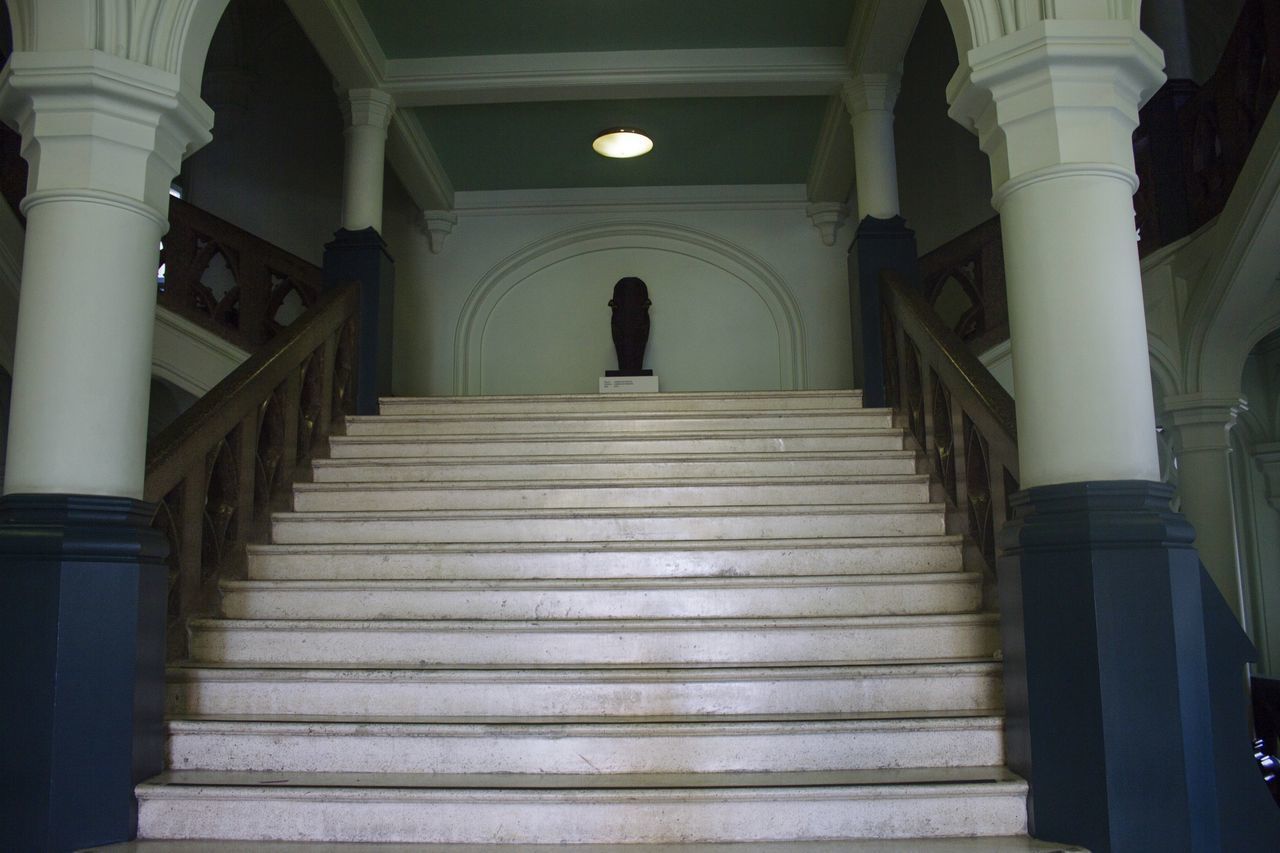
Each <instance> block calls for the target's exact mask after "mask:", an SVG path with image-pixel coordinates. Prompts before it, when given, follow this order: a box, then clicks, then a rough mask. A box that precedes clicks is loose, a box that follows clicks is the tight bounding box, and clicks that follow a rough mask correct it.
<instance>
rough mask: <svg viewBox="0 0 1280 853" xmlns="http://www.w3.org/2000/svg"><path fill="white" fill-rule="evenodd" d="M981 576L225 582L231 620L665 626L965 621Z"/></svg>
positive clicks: (976, 604) (226, 612) (224, 604)
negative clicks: (669, 621) (907, 617)
mask: <svg viewBox="0 0 1280 853" xmlns="http://www.w3.org/2000/svg"><path fill="white" fill-rule="evenodd" d="M981 593H982V590H981V576H979V575H978V574H976V573H962V572H946V573H940V574H915V575H868V576H856V575H855V576H823V577H812V576H798V577H757V578H752V577H746V578H735V577H720V578H666V579H625V578H624V579H610V580H598V579H595V580H590V579H582V580H560V579H556V580H539V579H531V580H496V581H495V580H488V581H474V580H456V581H386V580H384V581H371V580H348V581H224V582H223V584H222V613H223V615H224V616H226V617H228V618H231V619H608V618H620V619H659V618H672V617H674V618H713V617H715V618H725V617H745V616H752V617H777V618H788V617H801V616H872V615H903V614H909V613H915V614H925V613H935V614H936V613H963V612H968V611H973V610H976V609H977V608H978V607H979V605H980V603H981Z"/></svg>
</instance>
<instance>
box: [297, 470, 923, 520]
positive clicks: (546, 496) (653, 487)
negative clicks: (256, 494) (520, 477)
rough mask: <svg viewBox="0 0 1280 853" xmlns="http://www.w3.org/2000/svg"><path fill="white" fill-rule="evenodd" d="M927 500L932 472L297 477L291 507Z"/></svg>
mask: <svg viewBox="0 0 1280 853" xmlns="http://www.w3.org/2000/svg"><path fill="white" fill-rule="evenodd" d="M928 500H929V478H928V476H927V475H924V474H908V475H901V476H879V477H805V478H787V479H782V478H768V479H764V478H750V479H747V478H736V479H730V480H726V479H715V480H699V479H680V480H659V481H650V482H646V483H634V482H626V483H616V482H612V481H604V482H601V481H588V482H581V481H579V482H574V483H554V484H530V483H522V482H507V483H503V482H484V483H469V484H450V485H438V484H430V485H428V484H423V483H382V482H369V483H298V484H297V485H296V486H295V487H294V490H293V508H294V510H295V511H298V512H349V511H354V510H363V511H368V512H374V511H383V510H390V511H402V510H434V509H530V510H539V509H570V508H584V509H590V508H598V509H604V508H622V507H684V506H704V507H716V506H773V505H783V506H796V505H803V504H861V503H909V502H919V503H924V502H927V501H928Z"/></svg>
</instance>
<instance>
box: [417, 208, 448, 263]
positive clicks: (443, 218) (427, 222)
mask: <svg viewBox="0 0 1280 853" xmlns="http://www.w3.org/2000/svg"><path fill="white" fill-rule="evenodd" d="M457 224H458V214H456V213H454V212H453V211H452V210H424V211H422V218H421V219H420V220H419V222H418V227H419V228H421V229H422V233H423V234H424V235H426V238H427V243H428V244H429V245H430V246H431V254H433V255H438V254H440V250H441V249H443V248H444V241H445V238H446V237H448V236H449V235H450V234H451V233H453V226H455V225H457Z"/></svg>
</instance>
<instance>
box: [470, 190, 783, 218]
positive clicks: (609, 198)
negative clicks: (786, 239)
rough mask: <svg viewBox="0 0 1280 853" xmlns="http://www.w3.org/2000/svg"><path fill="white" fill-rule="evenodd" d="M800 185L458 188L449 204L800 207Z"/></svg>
mask: <svg viewBox="0 0 1280 853" xmlns="http://www.w3.org/2000/svg"><path fill="white" fill-rule="evenodd" d="M806 203H807V201H806V194H805V188H804V186H803V185H801V184H743V185H735V186H723V185H712V186H683V187H618V188H614V187H579V188H574V189H542V190H496V191H487V192H461V193H458V194H457V195H456V196H455V197H454V208H455V209H456V210H457V211H458V212H459V213H462V214H464V215H471V216H531V215H540V214H557V213H559V214H566V213H567V214H583V213H607V214H617V213H619V212H623V211H625V212H627V213H633V214H634V213H640V212H643V213H658V212H681V211H713V210H734V211H745V210H787V211H798V212H803V211H804V209H805V206H806Z"/></svg>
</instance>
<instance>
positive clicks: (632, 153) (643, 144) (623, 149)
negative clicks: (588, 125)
mask: <svg viewBox="0 0 1280 853" xmlns="http://www.w3.org/2000/svg"><path fill="white" fill-rule="evenodd" d="M591 147H592V148H594V149H595V152H596V153H597V154H599V155H601V156H603V157H613V158H615V159H625V158H627V157H639V156H640V155H641V154H648V153H649V152H650V151H652V150H653V140H652V139H650V138H649V137H647V136H645V135H644V131H642V130H636V129H635V128H634V127H611V128H609V129H608V130H602V131H600V133H598V134H597V135H596V138H595V140H594V141H593V142H592V143H591Z"/></svg>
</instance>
